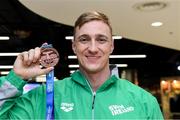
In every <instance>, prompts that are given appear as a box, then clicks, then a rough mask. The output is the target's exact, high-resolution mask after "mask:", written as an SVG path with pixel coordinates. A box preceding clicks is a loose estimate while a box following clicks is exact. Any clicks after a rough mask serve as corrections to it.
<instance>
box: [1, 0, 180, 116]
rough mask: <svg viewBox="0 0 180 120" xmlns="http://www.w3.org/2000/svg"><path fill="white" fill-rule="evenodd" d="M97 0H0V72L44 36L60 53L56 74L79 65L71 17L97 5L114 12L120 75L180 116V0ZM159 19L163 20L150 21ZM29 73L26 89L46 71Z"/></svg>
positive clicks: (59, 76)
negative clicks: (75, 53) (73, 43)
mask: <svg viewBox="0 0 180 120" xmlns="http://www.w3.org/2000/svg"><path fill="white" fill-rule="evenodd" d="M70 2H72V3H71V4H70ZM77 2H78V4H79V3H80V2H81V0H77ZM96 2H97V1H88V2H87V3H84V2H83V3H82V4H83V5H84V7H86V4H89V6H88V7H87V8H86V9H85V8H83V7H80V6H81V4H79V6H78V4H75V3H74V1H73V0H72V1H67V2H66V1H64V0H63V1H59V2H58V1H56V0H55V1H53V2H50V1H49V2H47V1H45V2H44V3H42V1H36V0H32V1H31V0H29V1H28V0H27V1H23V0H20V1H18V0H1V1H0V76H4V75H7V74H8V72H9V71H10V70H11V69H12V67H13V66H12V65H13V63H14V60H15V58H16V56H17V54H19V53H20V52H22V51H26V50H29V49H31V48H35V47H36V46H41V45H42V44H43V43H44V42H48V43H50V44H53V47H54V48H56V49H57V50H58V52H59V54H60V61H59V63H58V65H57V66H56V67H55V80H60V79H62V78H64V77H67V76H69V75H70V74H71V73H73V72H74V71H75V70H77V69H78V67H79V66H78V65H77V64H78V61H77V58H76V56H75V55H74V53H73V51H72V49H71V39H72V35H73V23H72V21H73V20H74V19H76V18H75V16H76V17H77V16H78V15H80V14H81V12H83V11H87V10H96V9H97V10H99V11H102V12H104V13H106V14H107V15H109V17H110V20H111V18H112V22H113V28H114V29H115V31H114V34H113V37H114V40H115V49H114V52H113V53H112V55H111V56H110V64H116V65H117V66H118V70H119V76H120V77H121V78H125V79H127V80H129V81H131V82H132V83H134V84H136V85H138V86H140V87H142V88H144V89H145V90H147V91H149V92H151V93H152V94H153V95H154V96H155V97H156V98H157V100H158V102H159V105H160V107H161V110H162V111H163V114H164V117H165V118H166V119H180V107H179V106H180V33H179V32H180V21H179V22H178V20H180V14H179V13H180V1H178V0H156V1H155V0H120V1H119V2H117V1H116V0H113V1H111V4H112V5H114V4H117V3H118V4H117V5H116V6H115V7H114V8H112V9H111V8H108V9H106V8H107V7H111V4H109V2H108V1H104V3H101V2H102V1H101V2H99V3H98V2H97V3H96ZM116 2H117V3H116ZM58 3H59V5H60V6H59V8H58ZM120 3H121V4H120ZM140 3H141V4H140ZM48 4H49V5H50V7H49V8H46V7H47V5H48ZM55 4H56V5H55ZM108 4H109V6H108ZM123 4H124V6H123ZM33 5H34V6H33ZM53 5H54V9H53V10H51V9H52V8H53ZM63 5H64V7H61V6H63ZM106 5H107V6H106ZM118 5H119V6H118ZM128 5H130V6H129V7H128ZM32 6H33V7H32ZM40 6H41V7H40ZM70 7H72V8H70ZM55 8H57V9H55ZM73 8H74V9H73ZM76 8H78V9H76ZM117 8H118V9H117ZM134 8H136V9H134ZM152 8H153V10H151V9H152ZM67 9H68V11H67ZM81 9H82V10H81ZM126 9H127V10H126ZM45 10H46V11H45ZM138 10H140V11H138ZM142 10H145V11H142ZM54 11H56V12H54ZM48 12H49V13H48ZM126 12H127V13H126ZM166 13H167V14H166ZM172 14H173V15H172ZM131 17H132V18H131ZM121 20H122V21H121ZM131 20H134V21H131ZM154 20H156V21H154ZM126 21H127V22H126ZM157 21H158V22H163V24H160V25H159V26H156V27H152V26H151V25H150V24H151V23H152V22H157ZM123 25H124V26H123ZM125 25H126V26H125ZM32 79H33V80H32V82H31V83H28V84H27V86H25V87H24V90H25V92H27V91H29V90H31V89H33V88H35V87H37V86H39V85H40V84H42V83H44V82H45V76H44V75H43V76H39V77H36V78H32ZM25 92H24V93H25Z"/></svg>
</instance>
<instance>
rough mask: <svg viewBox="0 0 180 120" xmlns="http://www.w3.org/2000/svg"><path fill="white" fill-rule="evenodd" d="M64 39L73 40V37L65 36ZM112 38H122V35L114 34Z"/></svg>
mask: <svg viewBox="0 0 180 120" xmlns="http://www.w3.org/2000/svg"><path fill="white" fill-rule="evenodd" d="M65 39H66V40H73V39H74V37H73V36H66V37H65ZM112 39H114V40H115V39H116V40H117V39H122V36H118V35H114V36H112Z"/></svg>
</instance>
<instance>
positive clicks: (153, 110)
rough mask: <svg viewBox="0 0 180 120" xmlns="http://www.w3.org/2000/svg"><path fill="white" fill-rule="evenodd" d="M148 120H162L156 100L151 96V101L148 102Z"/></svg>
mask: <svg viewBox="0 0 180 120" xmlns="http://www.w3.org/2000/svg"><path fill="white" fill-rule="evenodd" d="M148 103H149V104H148V108H147V109H148V110H147V111H148V119H149V120H164V118H163V115H162V112H161V109H160V107H159V103H158V102H157V99H156V98H155V97H154V96H152V97H151V99H149V100H148Z"/></svg>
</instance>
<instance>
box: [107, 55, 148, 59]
mask: <svg viewBox="0 0 180 120" xmlns="http://www.w3.org/2000/svg"><path fill="white" fill-rule="evenodd" d="M109 58H146V55H110V57H109Z"/></svg>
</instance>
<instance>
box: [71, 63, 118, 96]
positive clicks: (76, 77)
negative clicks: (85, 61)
mask: <svg viewBox="0 0 180 120" xmlns="http://www.w3.org/2000/svg"><path fill="white" fill-rule="evenodd" d="M110 67H111V66H110ZM110 70H111V76H110V78H108V79H107V80H106V81H105V82H104V83H103V84H102V85H101V86H100V87H99V88H98V90H97V91H96V92H98V91H103V90H104V89H106V88H107V87H108V86H109V85H111V84H113V83H115V82H116V81H117V80H118V79H119V78H118V74H117V73H118V71H117V70H118V69H117V67H113V69H110ZM114 71H115V72H116V74H114ZM71 77H72V80H73V81H75V82H76V83H78V84H80V85H82V86H84V87H85V88H87V89H90V88H89V85H88V80H87V79H86V77H85V76H84V75H83V74H82V73H81V72H80V71H79V70H77V71H76V72H74V73H73V74H71Z"/></svg>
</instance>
